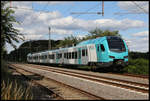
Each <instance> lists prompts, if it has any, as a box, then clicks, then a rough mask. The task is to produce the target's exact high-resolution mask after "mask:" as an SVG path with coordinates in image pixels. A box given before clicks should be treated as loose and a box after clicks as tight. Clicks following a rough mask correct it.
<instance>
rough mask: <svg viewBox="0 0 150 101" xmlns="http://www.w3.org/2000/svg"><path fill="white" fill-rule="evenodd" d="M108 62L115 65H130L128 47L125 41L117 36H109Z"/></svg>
mask: <svg viewBox="0 0 150 101" xmlns="http://www.w3.org/2000/svg"><path fill="white" fill-rule="evenodd" d="M106 39H107V44H108V60H109V61H111V62H112V64H113V65H122V66H126V65H128V47H127V44H126V43H125V41H124V40H123V39H121V38H120V37H115V36H107V37H106Z"/></svg>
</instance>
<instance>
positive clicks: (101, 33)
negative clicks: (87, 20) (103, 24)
mask: <svg viewBox="0 0 150 101" xmlns="http://www.w3.org/2000/svg"><path fill="white" fill-rule="evenodd" d="M89 33H90V36H92V38H96V37H103V36H120V37H121V35H120V34H119V31H109V30H105V31H102V30H101V29H97V28H96V29H95V30H92V31H90V32H89Z"/></svg>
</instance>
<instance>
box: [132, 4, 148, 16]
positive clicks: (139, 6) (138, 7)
mask: <svg viewBox="0 0 150 101" xmlns="http://www.w3.org/2000/svg"><path fill="white" fill-rule="evenodd" d="M132 2H133V3H134V4H135V5H136V6H137V7H138V8H140V9H141V10H142V11H144V12H145V13H146V14H148V12H147V11H146V10H145V9H144V8H142V7H141V6H140V5H138V4H137V3H135V2H134V1H132Z"/></svg>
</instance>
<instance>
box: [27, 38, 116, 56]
mask: <svg viewBox="0 0 150 101" xmlns="http://www.w3.org/2000/svg"><path fill="white" fill-rule="evenodd" d="M117 37H118V36H104V37H98V38H95V39H89V40H86V41H82V42H80V43H79V44H77V45H76V46H74V47H66V48H60V49H59V50H66V49H68V48H76V47H80V46H85V45H89V44H99V43H100V42H101V41H103V40H105V39H106V38H117ZM57 51H58V49H55V50H45V51H41V52H36V53H32V54H28V55H33V54H39V53H47V52H57Z"/></svg>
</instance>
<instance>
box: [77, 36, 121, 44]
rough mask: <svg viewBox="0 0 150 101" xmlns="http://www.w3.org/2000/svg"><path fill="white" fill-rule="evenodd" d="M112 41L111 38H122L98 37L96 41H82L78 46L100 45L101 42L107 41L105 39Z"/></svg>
mask: <svg viewBox="0 0 150 101" xmlns="http://www.w3.org/2000/svg"><path fill="white" fill-rule="evenodd" d="M106 38H107V39H110V38H115V39H116V38H120V37H119V36H104V37H98V38H95V39H90V40H86V41H82V42H80V43H79V44H77V46H84V45H88V44H99V43H100V42H101V41H103V40H105V39H106Z"/></svg>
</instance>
